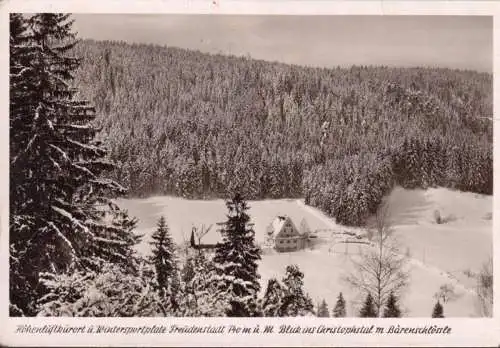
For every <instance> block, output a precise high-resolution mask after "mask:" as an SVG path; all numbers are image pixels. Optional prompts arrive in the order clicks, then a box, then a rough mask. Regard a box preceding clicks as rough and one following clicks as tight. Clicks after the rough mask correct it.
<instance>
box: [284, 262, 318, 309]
mask: <svg viewBox="0 0 500 348" xmlns="http://www.w3.org/2000/svg"><path fill="white" fill-rule="evenodd" d="M283 284H284V287H285V289H284V293H285V294H284V296H283V301H282V305H281V308H280V311H279V316H281V317H295V316H306V315H314V305H313V303H312V300H311V298H310V297H309V295H308V294H307V293H305V292H304V289H303V286H304V273H302V272H301V271H300V269H299V267H298V266H297V265H289V266H287V268H286V275H285V277H284V278H283Z"/></svg>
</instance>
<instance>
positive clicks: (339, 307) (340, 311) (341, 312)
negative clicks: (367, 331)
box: [333, 293, 346, 318]
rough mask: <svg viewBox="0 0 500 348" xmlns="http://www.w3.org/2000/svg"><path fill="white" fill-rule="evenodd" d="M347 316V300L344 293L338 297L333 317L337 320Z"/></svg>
mask: <svg viewBox="0 0 500 348" xmlns="http://www.w3.org/2000/svg"><path fill="white" fill-rule="evenodd" d="M345 316H346V310H345V300H344V296H343V295H342V293H339V296H338V297H337V302H336V303H335V308H334V309H333V317H335V318H344V317H345Z"/></svg>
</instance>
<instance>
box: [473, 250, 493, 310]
mask: <svg viewBox="0 0 500 348" xmlns="http://www.w3.org/2000/svg"><path fill="white" fill-rule="evenodd" d="M476 292H477V296H478V300H479V313H480V315H481V316H484V317H491V316H492V315H493V259H492V257H490V258H489V259H488V261H486V262H485V263H484V264H483V266H482V268H481V271H480V272H479V274H478V275H477V289H476Z"/></svg>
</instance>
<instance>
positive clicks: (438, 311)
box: [432, 301, 444, 318]
mask: <svg viewBox="0 0 500 348" xmlns="http://www.w3.org/2000/svg"><path fill="white" fill-rule="evenodd" d="M432 317H433V318H444V310H443V305H442V304H441V303H440V302H439V301H436V304H435V305H434V309H433V310H432Z"/></svg>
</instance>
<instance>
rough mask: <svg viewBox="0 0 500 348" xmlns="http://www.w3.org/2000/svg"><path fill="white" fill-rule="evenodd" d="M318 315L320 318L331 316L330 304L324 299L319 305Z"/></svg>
mask: <svg viewBox="0 0 500 348" xmlns="http://www.w3.org/2000/svg"><path fill="white" fill-rule="evenodd" d="M317 316H318V317H320V318H328V317H329V316H330V311H329V310H328V304H327V303H326V301H325V300H324V299H323V301H321V303H320V304H319V305H318V311H317Z"/></svg>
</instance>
